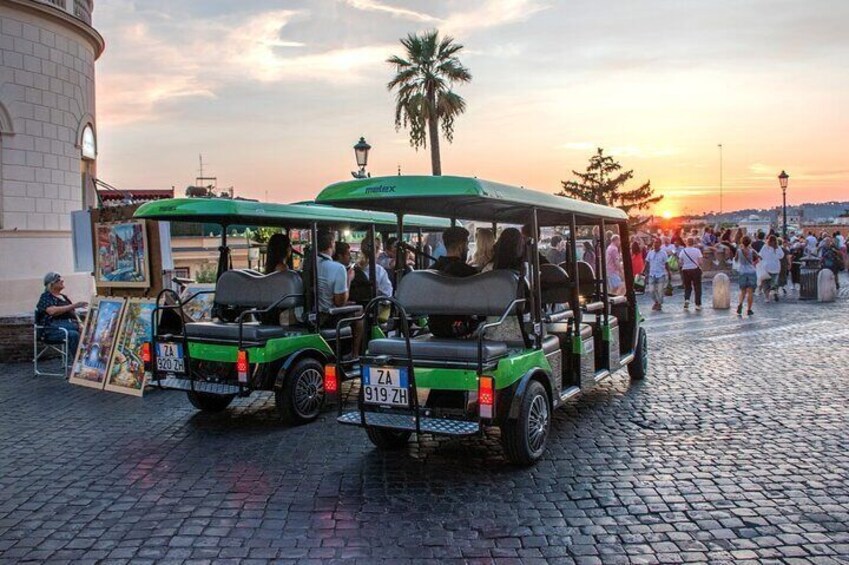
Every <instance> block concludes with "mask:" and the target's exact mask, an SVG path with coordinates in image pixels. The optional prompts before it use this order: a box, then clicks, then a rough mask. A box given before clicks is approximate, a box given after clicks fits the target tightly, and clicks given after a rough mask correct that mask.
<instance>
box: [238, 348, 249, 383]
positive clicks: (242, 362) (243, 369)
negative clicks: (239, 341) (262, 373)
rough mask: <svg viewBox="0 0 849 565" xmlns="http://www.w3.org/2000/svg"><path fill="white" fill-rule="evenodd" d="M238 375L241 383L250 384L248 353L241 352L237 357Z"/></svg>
mask: <svg viewBox="0 0 849 565" xmlns="http://www.w3.org/2000/svg"><path fill="white" fill-rule="evenodd" d="M236 374H237V375H238V377H239V382H240V383H246V382H248V352H247V351H245V350H239V353H238V354H237V355H236Z"/></svg>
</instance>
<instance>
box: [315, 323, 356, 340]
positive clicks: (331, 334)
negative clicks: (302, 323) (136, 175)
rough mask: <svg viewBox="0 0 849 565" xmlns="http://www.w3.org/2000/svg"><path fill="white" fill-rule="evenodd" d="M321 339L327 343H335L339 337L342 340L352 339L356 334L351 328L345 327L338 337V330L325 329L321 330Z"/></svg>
mask: <svg viewBox="0 0 849 565" xmlns="http://www.w3.org/2000/svg"><path fill="white" fill-rule="evenodd" d="M319 333H320V334H321V337H323V338H324V339H325V340H326V341H333V340H335V339H336V338H337V337H341V338H342V339H350V338H351V337H352V336H353V335H354V332H353V330H352V329H351V326H343V327H342V331H341V332H340V333H339V334H338V335H337V333H336V328H324V329H321V330H319Z"/></svg>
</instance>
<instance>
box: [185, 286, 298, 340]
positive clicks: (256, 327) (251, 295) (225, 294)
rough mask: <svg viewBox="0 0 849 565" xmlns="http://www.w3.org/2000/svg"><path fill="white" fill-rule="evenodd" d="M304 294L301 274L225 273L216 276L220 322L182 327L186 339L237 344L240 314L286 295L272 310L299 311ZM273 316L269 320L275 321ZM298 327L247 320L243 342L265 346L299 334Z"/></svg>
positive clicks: (271, 303)
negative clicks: (291, 309)
mask: <svg viewBox="0 0 849 565" xmlns="http://www.w3.org/2000/svg"><path fill="white" fill-rule="evenodd" d="M303 294H304V284H303V281H302V280H301V275H299V274H298V273H297V272H295V271H286V272H275V273H271V274H268V275H263V274H261V273H258V272H256V271H248V270H233V271H227V272H225V273H223V274H222V275H221V277H219V279H218V282H217V283H216V285H215V311H216V312H217V314H218V316H219V321H214V322H195V323H187V324H185V325H184V331H185V334H186V337H189V338H197V339H209V340H215V341H231V342H238V341H239V324H238V322H237V319H238V316H239V315H240V313H242V312H246V311H248V310H252V309H257V310H262V309H265V308H268V307H270V306H272V305H274V304H275V303H276V302H277V301H279V300H281V299H282V298H283V297H285V296H288V297H289V298H287V299H286V300H284V301H283V302H282V303H280V304H278V305H277V306H276V308H275V310H277V309H279V310H283V309H288V308H298V307H301V306H303V303H304V297H303ZM279 310H277V311H278V312H279ZM276 315H277V314H274V315H272V316H269V317H270V318H274V319H276ZM299 328H300V326H279V325H276V324H267V323H265V324H264V323H260V322H254V321H250V318H248V319H246V320H245V321H244V323H243V324H242V340H243V341H246V342H253V343H264V342H266V341H268V340H269V339H275V338H279V337H286V336H287V335H292V334H293V333H298V331H299ZM300 329H302V328H300Z"/></svg>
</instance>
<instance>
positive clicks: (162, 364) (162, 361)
mask: <svg viewBox="0 0 849 565" xmlns="http://www.w3.org/2000/svg"><path fill="white" fill-rule="evenodd" d="M156 370H157V371H160V372H163V373H185V372H186V361H185V359H184V358H183V344H182V343H173V342H164V343H157V344H156Z"/></svg>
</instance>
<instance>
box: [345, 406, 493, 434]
mask: <svg viewBox="0 0 849 565" xmlns="http://www.w3.org/2000/svg"><path fill="white" fill-rule="evenodd" d="M365 420H366V425H368V426H376V427H379V428H391V429H395V430H410V431H415V430H416V419H415V418H414V417H413V416H410V415H407V414H382V413H379V412H366V413H365ZM338 421H339V423H340V424H351V425H355V426H359V425H360V424H361V423H362V419H361V418H360V413H359V412H346V413H345V414H342V415H341V416H339V418H338ZM419 426H420V429H421V431H422V433H426V434H443V435H450V436H468V435H473V434H476V433H478V432H479V431H480V425H479V424H478V422H466V421H463V420H448V419H444V418H425V417H422V418H420V419H419Z"/></svg>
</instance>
